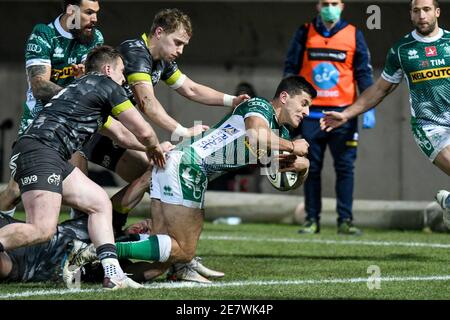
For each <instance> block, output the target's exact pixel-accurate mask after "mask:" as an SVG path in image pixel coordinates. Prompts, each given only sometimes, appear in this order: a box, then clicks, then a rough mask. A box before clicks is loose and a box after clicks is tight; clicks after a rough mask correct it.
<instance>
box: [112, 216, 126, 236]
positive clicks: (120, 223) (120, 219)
mask: <svg viewBox="0 0 450 320" xmlns="http://www.w3.org/2000/svg"><path fill="white" fill-rule="evenodd" d="M112 219H113V230H114V234H115V235H116V236H120V235H122V228H123V227H124V226H125V224H126V223H127V219H128V213H120V212H118V211H116V210H113V218H112Z"/></svg>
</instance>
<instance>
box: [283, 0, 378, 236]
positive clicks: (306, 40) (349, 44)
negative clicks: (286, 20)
mask: <svg viewBox="0 0 450 320" xmlns="http://www.w3.org/2000/svg"><path fill="white" fill-rule="evenodd" d="M343 9H344V3H343V1H341V0H320V1H318V3H317V10H318V13H319V14H318V15H317V16H316V17H315V18H314V19H313V20H312V22H310V23H305V24H303V25H301V26H300V27H299V28H298V29H297V30H296V32H295V34H294V36H293V38H292V39H291V42H290V45H289V49H288V52H287V56H286V61H285V67H284V76H288V75H293V74H295V75H297V74H298V75H301V76H303V77H304V78H306V79H307V80H308V81H309V82H310V83H312V84H313V86H314V88H315V89H316V90H317V97H316V98H315V99H314V100H313V105H312V107H311V108H310V116H309V117H308V118H305V119H304V121H303V122H302V124H301V125H300V126H299V128H298V129H297V130H296V133H297V134H298V135H301V136H302V137H303V138H304V139H306V140H307V142H308V143H309V145H310V147H309V155H308V158H309V160H310V169H309V176H308V179H307V180H306V182H305V184H304V188H305V189H304V190H305V211H306V221H305V223H304V225H303V226H302V228H301V229H300V230H299V233H319V232H320V212H321V209H322V202H321V171H322V167H323V161H324V154H325V150H326V147H327V146H329V148H330V151H331V154H332V156H333V160H334V168H335V171H336V187H335V190H336V198H337V207H336V211H337V213H338V219H337V225H338V233H342V234H354V235H357V234H360V233H361V230H359V229H358V228H356V227H355V226H354V225H353V214H352V205H353V185H354V162H355V160H356V153H357V152H356V150H357V145H358V123H357V119H356V118H355V119H354V120H353V121H349V122H348V123H347V124H346V125H345V126H342V127H341V128H339V129H340V130H338V131H336V130H333V131H331V132H324V131H321V130H320V124H319V120H320V118H321V117H322V116H323V111H342V110H344V109H345V108H346V107H348V106H349V105H351V104H352V103H353V102H354V101H355V100H356V97H357V93H358V90H359V92H362V91H364V90H365V89H367V88H368V87H370V86H371V85H372V83H373V78H372V67H371V65H370V54H369V49H368V48H367V45H366V42H365V40H364V36H363V34H362V32H361V31H360V30H358V29H357V28H356V27H355V26H353V25H351V24H349V23H348V22H347V21H345V20H344V19H342V18H341V13H342V11H343ZM374 125H375V114H374V111H373V109H372V110H370V111H368V112H367V113H366V114H365V115H364V122H363V128H372V127H373V126H374Z"/></svg>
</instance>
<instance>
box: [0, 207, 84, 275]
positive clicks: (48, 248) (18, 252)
mask: <svg viewBox="0 0 450 320" xmlns="http://www.w3.org/2000/svg"><path fill="white" fill-rule="evenodd" d="M87 221H88V219H87V217H81V218H78V219H74V220H68V221H65V222H63V223H61V224H59V225H58V228H57V231H56V233H55V235H54V236H53V237H52V239H51V240H50V241H48V242H44V243H41V244H37V245H33V246H29V247H23V248H18V249H14V250H8V251H7V252H6V253H7V254H8V256H9V257H10V258H11V260H12V262H13V270H12V272H11V274H10V275H9V276H8V278H7V279H4V280H3V281H14V282H16V281H19V282H29V281H31V282H34V281H58V280H60V279H61V274H62V263H63V261H64V258H65V256H66V254H67V252H68V244H69V243H70V242H71V241H72V240H73V239H78V240H81V241H84V242H90V241H89V235H88V231H87V230H88V229H87ZM11 223H22V221H20V220H17V219H14V218H11V217H8V216H6V215H3V214H2V213H0V227H3V226H5V225H8V224H11ZM0 282H1V281H0Z"/></svg>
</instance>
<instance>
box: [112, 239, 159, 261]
mask: <svg viewBox="0 0 450 320" xmlns="http://www.w3.org/2000/svg"><path fill="white" fill-rule="evenodd" d="M116 250H117V256H118V258H119V259H121V258H126V259H138V260H150V261H159V259H160V257H159V241H158V237H157V236H150V237H149V238H148V239H146V240H141V241H131V242H116Z"/></svg>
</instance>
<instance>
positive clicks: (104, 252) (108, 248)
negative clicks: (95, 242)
mask: <svg viewBox="0 0 450 320" xmlns="http://www.w3.org/2000/svg"><path fill="white" fill-rule="evenodd" d="M97 257H98V259H99V260H100V261H101V260H103V259H117V252H116V246H115V245H113V244H112V243H105V244H102V245H101V246H99V247H98V248H97Z"/></svg>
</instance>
